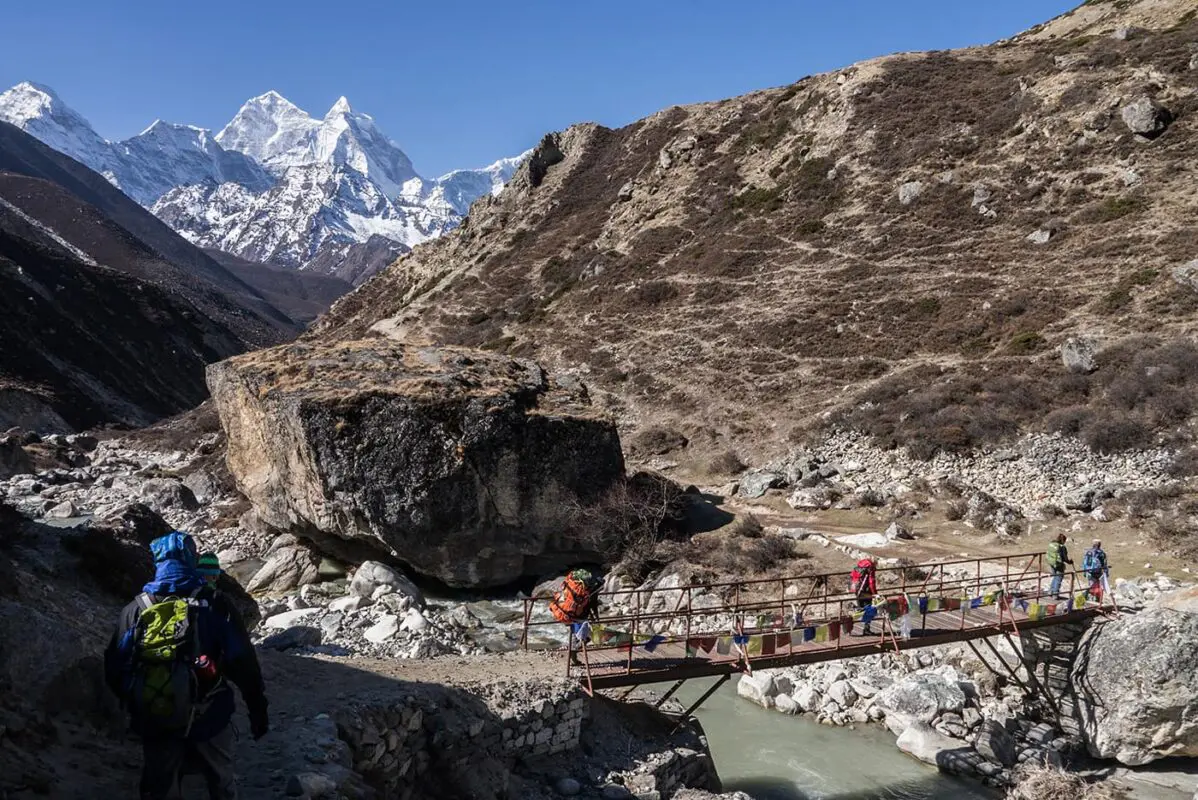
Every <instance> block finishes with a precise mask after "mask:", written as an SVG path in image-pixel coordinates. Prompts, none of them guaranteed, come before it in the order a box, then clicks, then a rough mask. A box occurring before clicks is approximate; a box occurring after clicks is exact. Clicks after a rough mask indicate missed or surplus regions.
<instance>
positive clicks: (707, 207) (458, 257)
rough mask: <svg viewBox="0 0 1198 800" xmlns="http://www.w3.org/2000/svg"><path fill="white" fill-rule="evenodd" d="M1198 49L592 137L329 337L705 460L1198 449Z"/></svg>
mask: <svg viewBox="0 0 1198 800" xmlns="http://www.w3.org/2000/svg"><path fill="white" fill-rule="evenodd" d="M1196 47H1198V19H1196V18H1195V13H1194V7H1193V3H1192V2H1188V1H1186V0H1132V1H1131V2H1128V1H1127V0H1123V1H1121V2H1117V3H1116V2H1101V1H1096V0H1091V2H1088V3H1086V4H1085V5H1084V6H1083V7H1081V8H1079V9H1078V10H1076V11H1075V12H1073V13H1071V14H1068V15H1066V16H1064V17H1062V18H1061V19H1058V20H1054V21H1053V22H1051V23H1049V24H1046V25H1044V26H1041V27H1040V28H1038V29H1036V30H1033V31H1030V32H1028V33H1027V34H1024V35H1021V36H1018V37H1015V38H1013V39H1010V40H1006V41H1003V42H999V43H996V44H994V45H990V46H985V47H977V48H970V49H967V50H961V51H954V52H933V53H915V54H901V55H895V56H888V57H885V58H880V59H876V60H873V61H868V62H863V63H860V64H857V65H854V66H852V67H849V68H846V69H843V70H840V71H838V72H834V73H829V74H823V75H818V76H813V77H809V78H806V79H804V80H801V81H799V82H798V83H795V84H793V85H790V86H785V87H780V88H776V89H769V90H765V91H760V92H756V93H753V94H750V95H746V96H743V97H738V98H734V99H730V100H726V101H722V102H715V103H709V104H704V105H696V106H687V107H674V108H670V109H667V110H665V111H662V112H660V113H658V114H656V115H654V116H652V117H649V118H647V119H644V120H641V121H639V122H636V123H634V124H631V125H629V126H627V127H625V128H621V129H619V130H611V129H608V128H604V127H601V126H598V125H593V124H583V125H578V126H575V127H572V128H570V129H569V130H566V131H563V132H561V133H555V134H551V135H548V136H546V137H545V139H544V140H543V141H542V142H541V144H540V146H539V147H538V148H537V149H536V151H535V153H534V154H533V156H532V157H531V158H530V159H529V160H528V161H527V162H526V163H525V164H524V165H523V166H522V167H521V169H520V171H519V172H518V173H517V174H516V176H515V177H514V178H513V180H512V181H511V182H510V183H509V185H508V188H507V189H506V190H505V191H504V193H503V194H502V195H501V196H499V197H497V198H493V199H489V200H484V201H482V202H480V203H477V204H476V205H475V207H474V209H473V211H472V214H471V216H470V218H469V219H468V221H467V223H466V224H465V225H463V227H462V228H461V229H460V230H458V231H456V232H455V233H453V234H451V235H449V236H447V237H445V238H444V239H441V240H439V241H437V242H434V243H431V244H429V245H426V246H423V247H420V248H418V249H417V250H416V251H414V252H413V253H411V254H409V255H406V256H404V257H402V258H400V259H399V260H398V261H397V262H396V263H395V264H394V265H392V266H391V267H390V268H389V269H388V270H387V271H386V272H385V273H384V274H382V275H380V276H379V277H377V278H376V279H375V280H373V281H372V282H370V283H368V284H367V285H365V286H364V287H363V288H362V289H360V290H359V291H357V292H356V293H354V294H353V295H350V296H348V297H346V298H344V299H343V300H341V301H340V302H339V303H338V304H337V305H336V306H334V308H333V310H332V312H331V313H330V314H329V315H328V316H327V317H326V318H325V319H324V320H323V321H322V322H321V323H319V324H318V325H317V328H316V330H315V331H314V332H313V333H312V334H311V335H312V336H315V337H319V338H323V339H344V338H354V337H359V336H363V335H366V334H369V333H375V334H382V335H386V336H390V337H395V338H398V339H402V340H407V341H413V342H425V343H449V344H460V345H471V346H478V347H484V348H487V349H491V350H495V351H499V352H505V353H509V354H514V355H521V356H535V357H536V358H537V359H538V360H540V361H541V362H542V363H544V364H545V365H546V366H547V367H548V368H551V369H555V370H558V371H561V370H565V369H577V370H578V371H579V372H581V373H582V374H583V375H585V377H586V379H587V381H588V383H589V384H590V385H591V386H592V388H594V389H595V390H597V394H599V396H600V398H601V400H602V401H603V402H605V403H607V404H608V405H609V406H610V407H611V408H613V409H615V410H616V411H617V412H618V413H619V414H620V416H621V420H622V425H623V427H624V428H625V430H626V431H627V430H639V431H640V434H639V435H640V437H641V438H640V439H639V441H642V442H644V443H645V445H646V447H647V448H648V449H650V450H651V451H652V452H664V451H670V450H678V449H679V448H681V447H684V446H687V445H688V443H689V451H690V452H692V453H694V456H693V458H698V457H699V456H700V455H703V454H706V453H713V452H716V451H718V450H724V449H727V448H728V447H729V446H730V445H731V446H733V447H735V448H737V449H740V450H741V451H742V452H744V451H748V452H750V453H751V452H753V451H754V450H759V451H760V450H774V449H777V448H779V447H780V446H782V445H783V443H784V442H785V441H786V440H787V439H788V438H792V437H797V436H800V435H803V434H805V433H806V432H807V431H808V430H809V429H810V428H811V427H813V426H825V425H827V424H828V423H829V422H830V421H831V422H837V423H839V424H840V425H842V426H844V427H848V428H856V429H858V430H861V431H864V432H866V433H868V434H871V435H872V436H873V437H875V439H876V440H877V441H880V442H881V443H882V444H884V445H889V446H893V445H908V446H912V447H913V452H915V453H916V454H917V455H920V456H921V457H927V456H928V455H930V454H932V453H934V452H936V451H937V450H942V451H960V450H966V449H970V448H973V447H975V446H979V445H987V444H990V443H992V442H996V441H999V440H1002V439H1005V438H1008V437H1010V436H1012V435H1013V434H1015V433H1016V432H1019V431H1022V430H1029V429H1044V428H1048V429H1050V430H1054V431H1060V432H1064V433H1066V434H1069V435H1076V436H1079V437H1081V438H1082V439H1083V440H1084V441H1085V442H1086V443H1087V444H1089V445H1090V446H1092V447H1093V448H1095V449H1099V450H1110V449H1119V448H1124V447H1132V446H1144V445H1150V444H1153V443H1157V442H1158V441H1159V440H1160V439H1162V438H1166V439H1167V440H1168V442H1174V441H1176V439H1177V438H1183V439H1184V438H1185V437H1186V435H1187V434H1186V425H1187V424H1188V421H1189V420H1190V418H1191V414H1192V412H1193V410H1194V407H1193V402H1194V401H1193V398H1194V397H1196V396H1198V395H1196V394H1195V392H1194V389H1195V388H1196V386H1198V348H1196V347H1195V345H1194V344H1193V342H1192V340H1191V338H1190V337H1191V336H1192V335H1193V333H1194V331H1195V328H1196V327H1198V316H1196V315H1195V312H1196V311H1198V264H1196V263H1192V262H1193V261H1194V259H1198V241H1196V240H1195V237H1194V231H1193V226H1192V220H1193V219H1194V216H1195V212H1196V211H1198V195H1195V193H1194V192H1193V189H1192V187H1193V185H1194V177H1195V176H1194V173H1193V169H1194V167H1193V165H1194V159H1195V155H1196V154H1198V137H1196V136H1195V133H1196V129H1195V125H1196V124H1198V116H1196V115H1195V113H1194V112H1195V111H1198V95H1196V90H1198V49H1196ZM1062 346H1064V352H1065V354H1066V355H1067V356H1068V358H1066V359H1064V360H1063V359H1062V355H1061V348H1062ZM632 441H633V443H634V444H635V443H636V442H637V441H638V438H636V437H634V438H633V440H632Z"/></svg>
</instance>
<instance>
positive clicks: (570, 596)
mask: <svg viewBox="0 0 1198 800" xmlns="http://www.w3.org/2000/svg"><path fill="white" fill-rule="evenodd" d="M587 584H588V582H587V581H586V580H584V579H581V578H579V577H578V576H577V575H575V573H573V572H571V573H570V574H568V575H567V576H566V579H565V580H564V581H562V588H561V589H559V590H558V592H557V594H555V595H554V596H553V601H552V602H550V603H549V611H550V613H551V614H553V617H554V619H556V620H557V621H558V622H567V623H569V622H575V621H577V620H580V619H582V618H583V617H585V616H586V613H587V607H588V606H589V605H590V604H591V595H592V592H591V588H590V586H588V585H587Z"/></svg>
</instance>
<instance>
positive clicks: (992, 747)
mask: <svg viewBox="0 0 1198 800" xmlns="http://www.w3.org/2000/svg"><path fill="white" fill-rule="evenodd" d="M966 710H967V711H968V710H970V709H966ZM973 746H974V749H976V750H977V751H978V753H979V754H980V755H981V756H982V758H985V759H986V760H987V761H993V762H995V763H996V764H1002V765H1003V766H1004V767H1013V766H1015V757H1016V755H1017V753H1016V752H1015V739H1014V738H1013V737H1012V736H1011V734H1010V733H1009V732H1008V731H1007V729H1006V727H1005V726H1003V725H1002V724H1001V723H1000V722H998V721H996V720H993V719H987V720H983V721H982V724H981V727H980V728H979V729H978V734H977V738H976V739H975V740H974V743H973Z"/></svg>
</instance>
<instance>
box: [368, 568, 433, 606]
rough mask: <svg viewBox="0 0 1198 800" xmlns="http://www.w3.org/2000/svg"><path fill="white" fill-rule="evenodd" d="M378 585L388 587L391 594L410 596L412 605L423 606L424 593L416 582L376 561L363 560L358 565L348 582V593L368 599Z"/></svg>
mask: <svg viewBox="0 0 1198 800" xmlns="http://www.w3.org/2000/svg"><path fill="white" fill-rule="evenodd" d="M380 586H386V587H388V588H390V590H391V593H392V594H398V595H400V596H401V597H408V598H411V600H412V604H413V605H416V606H419V607H420V608H423V607H424V594H423V593H422V592H421V591H420V589H418V588H417V587H416V584H414V583H412V581H411V580H409V579H408V576H407V575H404V574H403V573H402V572H400V571H399V570H397V569H394V568H393V567H389V566H387V565H386V564H382V563H380V562H378V561H365V562H363V563H362V566H360V567H358V571H357V572H355V573H354V578H353V580H352V581H350V582H349V593H350V594H351V595H353V596H355V597H361V598H363V599H365V600H367V601H369V600H370V599H371V598H373V597H374V596H375V594H376V593H377V592H378V591H379V587H380Z"/></svg>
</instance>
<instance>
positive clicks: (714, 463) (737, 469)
mask: <svg viewBox="0 0 1198 800" xmlns="http://www.w3.org/2000/svg"><path fill="white" fill-rule="evenodd" d="M746 469H748V465H747V464H745V462H743V461H741V460H740V456H738V455H737V454H736V453H734V452H732V451H731V450H725V451H724V452H722V453H720V454H719V455H717V456H715V457H713V458H712V459H711V460H710V461H708V462H707V471H708V472H709V473H711V474H712V475H739V474H740V473H742V472H744V471H745V470H746Z"/></svg>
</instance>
